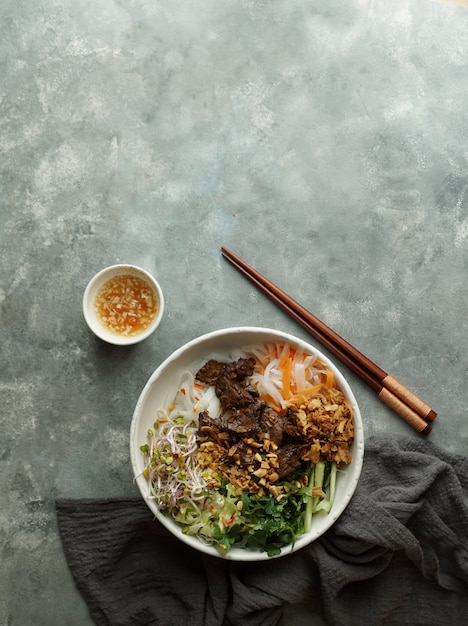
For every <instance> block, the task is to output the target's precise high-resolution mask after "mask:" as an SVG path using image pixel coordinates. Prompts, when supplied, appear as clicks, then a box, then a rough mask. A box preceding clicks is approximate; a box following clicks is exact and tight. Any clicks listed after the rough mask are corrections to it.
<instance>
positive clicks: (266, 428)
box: [257, 406, 288, 446]
mask: <svg viewBox="0 0 468 626" xmlns="http://www.w3.org/2000/svg"><path fill="white" fill-rule="evenodd" d="M287 421H288V418H287V416H286V415H280V414H279V413H277V412H276V411H275V410H274V409H272V408H271V407H269V406H264V407H263V410H262V413H261V416H260V424H259V433H258V435H257V438H258V440H259V441H264V440H265V439H270V441H273V442H274V443H275V444H276V445H277V446H280V445H281V443H282V442H283V434H284V429H285V427H286V424H287Z"/></svg>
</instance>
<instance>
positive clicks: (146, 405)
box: [130, 327, 364, 561]
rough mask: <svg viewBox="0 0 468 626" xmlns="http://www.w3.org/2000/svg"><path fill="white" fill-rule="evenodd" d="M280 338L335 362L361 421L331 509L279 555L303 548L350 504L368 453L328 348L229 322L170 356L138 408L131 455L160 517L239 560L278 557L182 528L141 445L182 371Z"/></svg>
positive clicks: (192, 542)
mask: <svg viewBox="0 0 468 626" xmlns="http://www.w3.org/2000/svg"><path fill="white" fill-rule="evenodd" d="M275 341H288V342H289V343H290V344H292V345H293V346H298V347H301V348H303V349H304V350H306V351H307V352H308V353H309V354H316V355H317V356H318V357H319V359H321V360H322V362H324V363H326V364H327V365H328V366H329V367H330V369H331V370H332V371H333V373H334V375H335V380H336V381H337V382H338V384H339V386H340V388H341V390H342V391H343V393H344V394H345V396H346V398H347V400H348V401H349V402H350V404H351V406H352V407H353V413H354V427H355V439H354V443H353V446H352V449H351V454H352V461H351V463H350V464H349V465H347V466H346V467H345V468H344V469H343V471H340V473H339V476H338V479H337V485H336V492H335V500H334V504H333V507H332V509H331V511H330V513H329V514H328V515H323V516H322V515H320V516H318V515H317V516H316V517H314V518H313V522H312V527H311V529H310V531H309V532H308V533H307V534H304V535H302V536H301V537H299V538H298V539H297V540H296V542H295V544H294V547H291V546H286V547H284V548H283V549H282V552H281V555H279V556H282V555H286V554H291V552H294V551H296V550H299V549H300V548H303V547H304V546H306V545H308V544H309V543H310V542H312V541H314V540H315V539H317V538H318V537H320V536H321V535H322V534H323V533H324V532H325V531H327V530H328V529H329V528H330V527H331V526H332V525H333V523H334V522H335V521H336V520H337V519H338V517H339V516H340V515H341V514H342V513H343V511H344V510H345V508H346V506H347V505H348V503H349V501H350V499H351V496H352V495H353V493H354V490H355V488H356V485H357V483H358V480H359V476H360V473H361V468H362V461H363V455H364V433H363V427H362V420H361V414H360V411H359V407H358V405H357V402H356V399H355V397H354V395H353V392H352V391H351V388H350V386H349V384H348V383H347V381H346V379H345V377H344V376H343V374H342V373H341V372H340V371H339V370H338V368H337V367H336V366H335V365H334V364H333V363H332V362H330V360H329V359H328V358H327V357H326V356H325V355H324V354H322V353H321V352H319V351H318V350H317V349H316V348H314V347H313V346H311V345H309V344H307V343H306V342H304V341H302V340H301V339H298V338H296V337H293V336H292V335H289V334H287V333H283V332H280V331H277V330H271V329H268V328H256V327H241V328H227V329H223V330H218V331H214V332H211V333H208V334H206V335H203V336H201V337H199V338H197V339H194V340H193V341H190V342H189V343H187V344H186V345H184V346H182V347H181V348H179V349H178V350H176V351H175V352H174V353H173V354H172V355H171V356H170V357H168V358H167V359H166V360H165V361H164V362H163V363H162V364H161V365H160V366H159V367H158V368H157V370H156V371H155V372H154V373H153V375H152V376H151V377H150V379H149V380H148V382H147V383H146V386H145V387H144V389H143V391H142V393H141V395H140V397H139V399H138V402H137V404H136V407H135V411H134V414H133V420H132V424H131V430H130V456H131V462H132V467H133V474H134V477H135V480H136V483H137V485H138V488H139V489H140V492H141V495H142V496H143V498H144V500H145V502H146V503H147V505H148V507H149V508H150V509H151V511H152V512H153V513H154V515H155V516H156V518H157V519H158V520H159V521H160V522H161V524H163V525H164V526H165V527H166V528H168V529H169V530H170V531H171V532H172V533H173V534H174V535H175V536H176V537H178V538H179V539H180V540H181V541H183V542H185V543H186V544H188V545H189V546H191V547H192V548H195V549H197V550H200V551H201V552H204V553H206V554H210V555H212V556H217V557H222V558H226V559H230V560H234V561H259V560H265V559H269V558H275V557H269V556H268V555H267V554H266V553H263V552H257V551H249V550H245V549H241V548H231V550H230V551H229V552H228V553H227V554H220V552H219V551H218V550H217V549H216V548H214V547H212V546H207V545H206V544H204V543H202V542H201V541H200V540H199V539H197V538H196V537H193V536H188V535H186V534H183V533H182V530H181V528H180V527H179V526H178V525H177V524H176V523H175V522H174V521H173V520H172V519H170V518H169V517H167V516H165V515H163V514H162V513H161V512H160V511H159V510H158V508H157V506H156V504H155V502H154V500H153V499H151V498H150V495H149V488H148V483H147V481H146V479H145V478H144V476H143V475H142V472H143V470H144V467H145V463H144V456H143V454H142V453H141V450H140V446H141V445H144V444H145V443H147V433H148V429H151V428H153V424H154V421H155V416H156V411H157V410H158V409H159V408H161V407H164V406H167V404H168V403H169V402H170V399H169V398H167V397H166V396H167V392H168V388H170V387H172V388H173V384H172V385H171V381H173V380H174V378H175V379H177V377H178V374H179V373H180V372H181V371H183V370H186V369H192V370H193V371H194V372H195V371H196V368H197V367H199V366H200V364H201V362H202V361H203V360H204V359H206V358H207V357H208V356H209V355H210V354H212V353H216V354H221V355H226V356H229V355H230V353H231V351H232V350H233V349H234V350H235V349H239V348H243V347H247V346H252V345H253V344H263V343H264V342H275Z"/></svg>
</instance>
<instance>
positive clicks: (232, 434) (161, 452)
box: [130, 327, 364, 561]
mask: <svg viewBox="0 0 468 626" xmlns="http://www.w3.org/2000/svg"><path fill="white" fill-rule="evenodd" d="M363 450H364V443H363V432H362V422H361V416H360V412H359V408H358V406H357V403H356V400H355V398H354V396H353V394H352V392H351V389H350V388H349V385H348V383H347V382H346V380H345V378H344V377H343V375H342V374H341V372H340V371H339V370H338V369H337V368H336V366H335V365H334V364H333V363H331V361H330V360H329V359H328V358H327V357H325V356H324V355H323V354H321V353H320V352H318V351H317V350H316V349H315V348H313V347H312V346H310V345H309V344H307V343H305V342H303V341H302V340H300V339H298V338H296V337H293V336H292V335H289V334H286V333H282V332H279V331H276V330H271V329H264V328H253V327H245V328H230V329H225V330H221V331H215V332H213V333H209V334H207V335H204V336H202V337H200V338H198V339H196V340H194V341H192V342H190V343H188V344H186V345H185V346H183V347H182V348H180V349H179V350H177V351H176V352H175V353H173V354H172V355H171V356H170V357H169V358H168V359H167V360H166V361H165V362H164V363H163V364H162V365H161V366H160V367H159V368H158V369H157V370H156V371H155V372H154V374H153V376H152V377H151V378H150V380H149V381H148V383H147V384H146V386H145V388H144V389H143V392H142V393H141V395H140V398H139V400H138V403H137V406H136V408H135V412H134V416H133V420H132V427H131V436H130V451H131V458H132V465H133V471H134V476H135V480H136V482H137V485H138V487H139V489H140V492H141V493H142V495H143V497H144V499H145V501H146V502H147V504H148V506H149V508H150V509H151V510H152V511H153V512H154V514H155V516H156V518H157V519H158V520H159V521H160V522H161V523H162V524H163V525H164V526H166V527H167V528H168V529H169V530H171V531H172V532H173V533H174V534H175V535H176V536H178V537H179V539H181V540H182V541H184V542H186V543H188V544H189V545H191V546H192V547H194V548H196V549H198V550H201V551H203V552H206V553H208V554H212V555H214V556H219V557H223V558H227V559H233V560H243V561H248V560H262V559H267V558H272V557H277V556H281V555H284V554H289V553H291V552H292V551H295V550H297V549H299V548H301V547H303V546H305V545H307V544H308V543H310V542H311V541H313V540H315V539H316V538H317V537H319V536H320V535H321V534H323V533H324V532H325V531H326V530H327V529H328V528H329V527H330V526H331V525H332V524H333V522H334V521H335V520H336V519H337V518H338V516H339V515H340V514H341V513H342V512H343V510H344V509H345V507H346V505H347V504H348V502H349V500H350V499H351V496H352V494H353V493H354V489H355V487H356V484H357V481H358V479H359V475H360V471H361V466H362V458H363Z"/></svg>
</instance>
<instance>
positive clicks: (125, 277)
mask: <svg viewBox="0 0 468 626" xmlns="http://www.w3.org/2000/svg"><path fill="white" fill-rule="evenodd" d="M94 306H95V310H96V314H97V316H98V318H99V319H100V321H101V323H102V324H103V325H104V326H105V327H106V328H107V329H108V330H110V331H111V332H113V333H116V334H118V335H137V334H139V333H141V332H143V331H144V330H146V329H147V328H148V326H149V325H150V324H151V322H152V321H153V320H154V318H155V316H156V313H157V310H158V303H157V298H156V294H155V293H154V290H153V289H152V287H151V286H150V285H149V284H148V283H147V282H146V281H145V280H143V279H141V278H139V277H138V276H133V275H131V274H122V275H120V276H114V278H111V279H110V280H108V281H107V282H106V283H105V284H104V285H103V286H102V287H101V289H100V290H99V291H98V293H97V296H96V299H95V301H94Z"/></svg>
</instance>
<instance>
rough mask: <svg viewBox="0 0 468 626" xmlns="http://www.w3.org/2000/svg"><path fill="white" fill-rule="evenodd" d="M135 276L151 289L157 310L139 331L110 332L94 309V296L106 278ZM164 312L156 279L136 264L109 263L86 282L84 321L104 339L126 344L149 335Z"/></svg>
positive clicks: (113, 342)
mask: <svg viewBox="0 0 468 626" xmlns="http://www.w3.org/2000/svg"><path fill="white" fill-rule="evenodd" d="M127 274H129V275H131V276H136V277H138V278H140V279H142V280H143V281H145V282H146V283H147V284H148V285H149V286H150V287H151V289H152V290H153V292H154V294H155V296H156V300H157V311H156V315H155V317H154V319H153V320H152V322H151V324H150V325H149V326H148V327H147V328H145V329H144V330H142V331H141V332H139V333H136V334H133V335H124V334H118V333H115V332H112V331H111V330H109V328H107V327H106V326H105V325H104V324H103V323H102V322H101V321H100V319H99V318H98V316H97V314H96V310H95V300H96V296H97V294H98V292H99V290H100V289H101V287H103V286H104V285H105V283H106V282H107V281H108V280H111V279H112V278H115V277H117V276H122V275H127ZM163 313H164V295H163V292H162V289H161V287H160V285H159V283H158V282H157V280H156V279H155V278H154V277H153V276H151V274H150V273H149V272H147V271H146V270H144V269H141V268H140V267H137V266H136V265H129V264H119V265H111V266H110V267H106V268H105V269H103V270H101V271H100V272H98V273H97V274H96V275H95V276H94V277H93V278H92V279H91V280H90V281H89V283H88V285H87V287H86V289H85V292H84V295H83V315H84V317H85V320H86V323H87V324H88V326H89V328H90V329H91V330H92V331H93V333H94V334H95V335H96V336H97V337H99V338H100V339H102V340H103V341H106V342H107V343H111V344H114V345H117V346H128V345H132V344H135V343H138V342H140V341H143V340H144V339H146V338H147V337H149V336H150V335H151V334H152V333H153V332H154V331H155V330H156V328H157V327H158V326H159V324H160V322H161V319H162V317H163Z"/></svg>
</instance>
